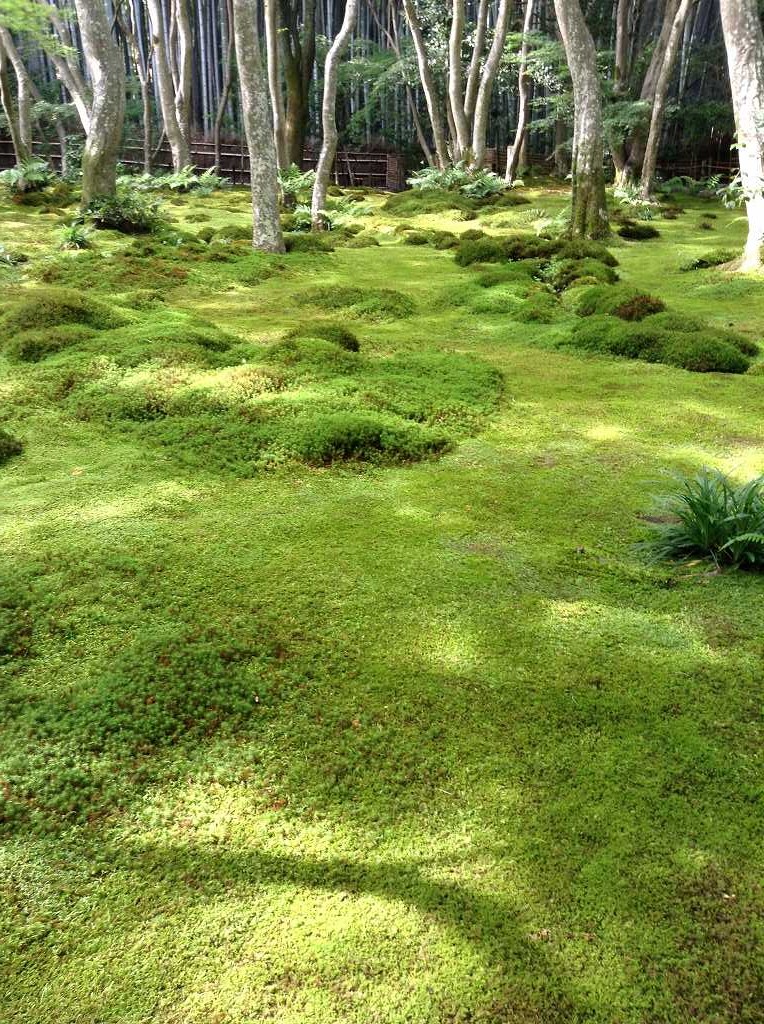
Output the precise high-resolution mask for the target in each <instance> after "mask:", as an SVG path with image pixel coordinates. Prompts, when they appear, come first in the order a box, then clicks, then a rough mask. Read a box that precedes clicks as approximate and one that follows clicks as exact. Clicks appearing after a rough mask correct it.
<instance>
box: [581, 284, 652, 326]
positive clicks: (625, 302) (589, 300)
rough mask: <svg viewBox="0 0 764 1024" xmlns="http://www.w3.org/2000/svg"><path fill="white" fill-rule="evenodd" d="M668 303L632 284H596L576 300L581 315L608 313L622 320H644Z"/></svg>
mask: <svg viewBox="0 0 764 1024" xmlns="http://www.w3.org/2000/svg"><path fill="white" fill-rule="evenodd" d="M665 308H666V304H665V303H664V302H663V300H662V299H659V298H657V297H656V296H654V295H647V294H646V293H644V292H641V291H640V290H639V289H638V288H633V287H631V286H630V285H617V286H616V287H612V286H608V285H594V286H593V287H591V288H587V289H586V291H584V292H583V294H582V295H581V296H579V297H578V299H577V302H576V312H577V313H578V315H579V316H594V315H596V314H600V313H606V314H609V315H610V316H616V317H619V318H620V319H621V320H644V319H645V317H648V316H653V315H654V314H656V313H661V312H663V310H665Z"/></svg>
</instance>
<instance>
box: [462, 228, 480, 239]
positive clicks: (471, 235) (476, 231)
mask: <svg viewBox="0 0 764 1024" xmlns="http://www.w3.org/2000/svg"><path fill="white" fill-rule="evenodd" d="M485 237H486V233H485V231H481V230H480V228H469V229H468V230H467V231H462V233H461V234H460V235H459V241H460V242H477V240H478V239H479V238H485Z"/></svg>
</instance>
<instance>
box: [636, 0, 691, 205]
mask: <svg viewBox="0 0 764 1024" xmlns="http://www.w3.org/2000/svg"><path fill="white" fill-rule="evenodd" d="M694 3H695V0H682V2H681V4H680V5H679V10H678V11H677V12H676V17H675V18H674V23H673V25H672V26H671V33H670V34H669V38H668V43H667V45H666V50H665V53H664V56H663V67H662V68H661V73H660V75H659V76H658V81H657V82H656V83H655V94H654V96H653V109H652V115H651V117H650V132H649V134H648V136H647V145H646V146H645V158H644V161H643V163H642V182H641V185H640V192H641V195H642V198H643V199H649V198H650V196H651V195H652V190H653V181H654V179H655V168H656V166H657V164H658V150H659V148H660V144H661V136H662V135H663V123H664V120H665V115H666V98H667V96H668V90H669V85H670V84H671V76H672V74H673V73H674V65H675V64H676V58H677V54H678V53H679V45H680V43H681V41H682V33H683V32H684V26H685V22H686V21H687V15H688V14H689V13H690V8H691V7H692V5H693V4H694Z"/></svg>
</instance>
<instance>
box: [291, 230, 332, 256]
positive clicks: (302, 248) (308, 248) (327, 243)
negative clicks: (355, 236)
mask: <svg viewBox="0 0 764 1024" xmlns="http://www.w3.org/2000/svg"><path fill="white" fill-rule="evenodd" d="M284 245H285V246H286V251H287V252H304V253H327V252H334V245H333V244H332V242H331V239H330V238H329V236H328V234H326V233H321V234H318V233H315V234H312V233H311V234H306V233H303V232H299V231H298V232H287V233H286V234H285V235H284Z"/></svg>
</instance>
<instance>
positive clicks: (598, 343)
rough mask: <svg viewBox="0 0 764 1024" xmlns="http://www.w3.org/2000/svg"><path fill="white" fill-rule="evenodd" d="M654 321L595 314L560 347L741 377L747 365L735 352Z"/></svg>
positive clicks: (709, 337) (707, 336)
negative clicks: (631, 320) (738, 374)
mask: <svg viewBox="0 0 764 1024" xmlns="http://www.w3.org/2000/svg"><path fill="white" fill-rule="evenodd" d="M656 320H657V317H650V318H649V319H647V320H645V321H643V322H629V321H623V320H619V319H618V318H617V317H612V316H607V315H601V314H595V315H593V316H591V317H588V318H587V319H585V320H583V321H582V322H580V323H579V324H577V325H576V326H575V327H574V328H573V332H572V335H571V337H570V338H569V339H568V340H567V341H566V342H564V343H563V344H566V345H570V346H572V347H573V348H578V349H584V350H586V351H589V352H603V353H606V354H608V355H616V356H623V357H625V358H627V359H643V360H646V361H647V362H652V363H666V364H668V365H670V366H678V367H681V368H682V369H685V370H691V371H693V372H695V373H711V372H717V373H745V372H746V370H747V369H748V367H749V365H750V363H749V360H748V359H747V358H746V356H745V355H744V354H743V353H742V352H741V351H740V349H738V348H736V347H735V346H734V345H731V344H729V343H728V342H727V341H724V340H722V339H720V338H718V337H715V336H714V334H713V333H712V332H710V331H707V330H706V331H701V332H698V331H695V330H690V331H679V330H671V329H668V328H667V327H666V326H663V325H661V324H659V323H656Z"/></svg>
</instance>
